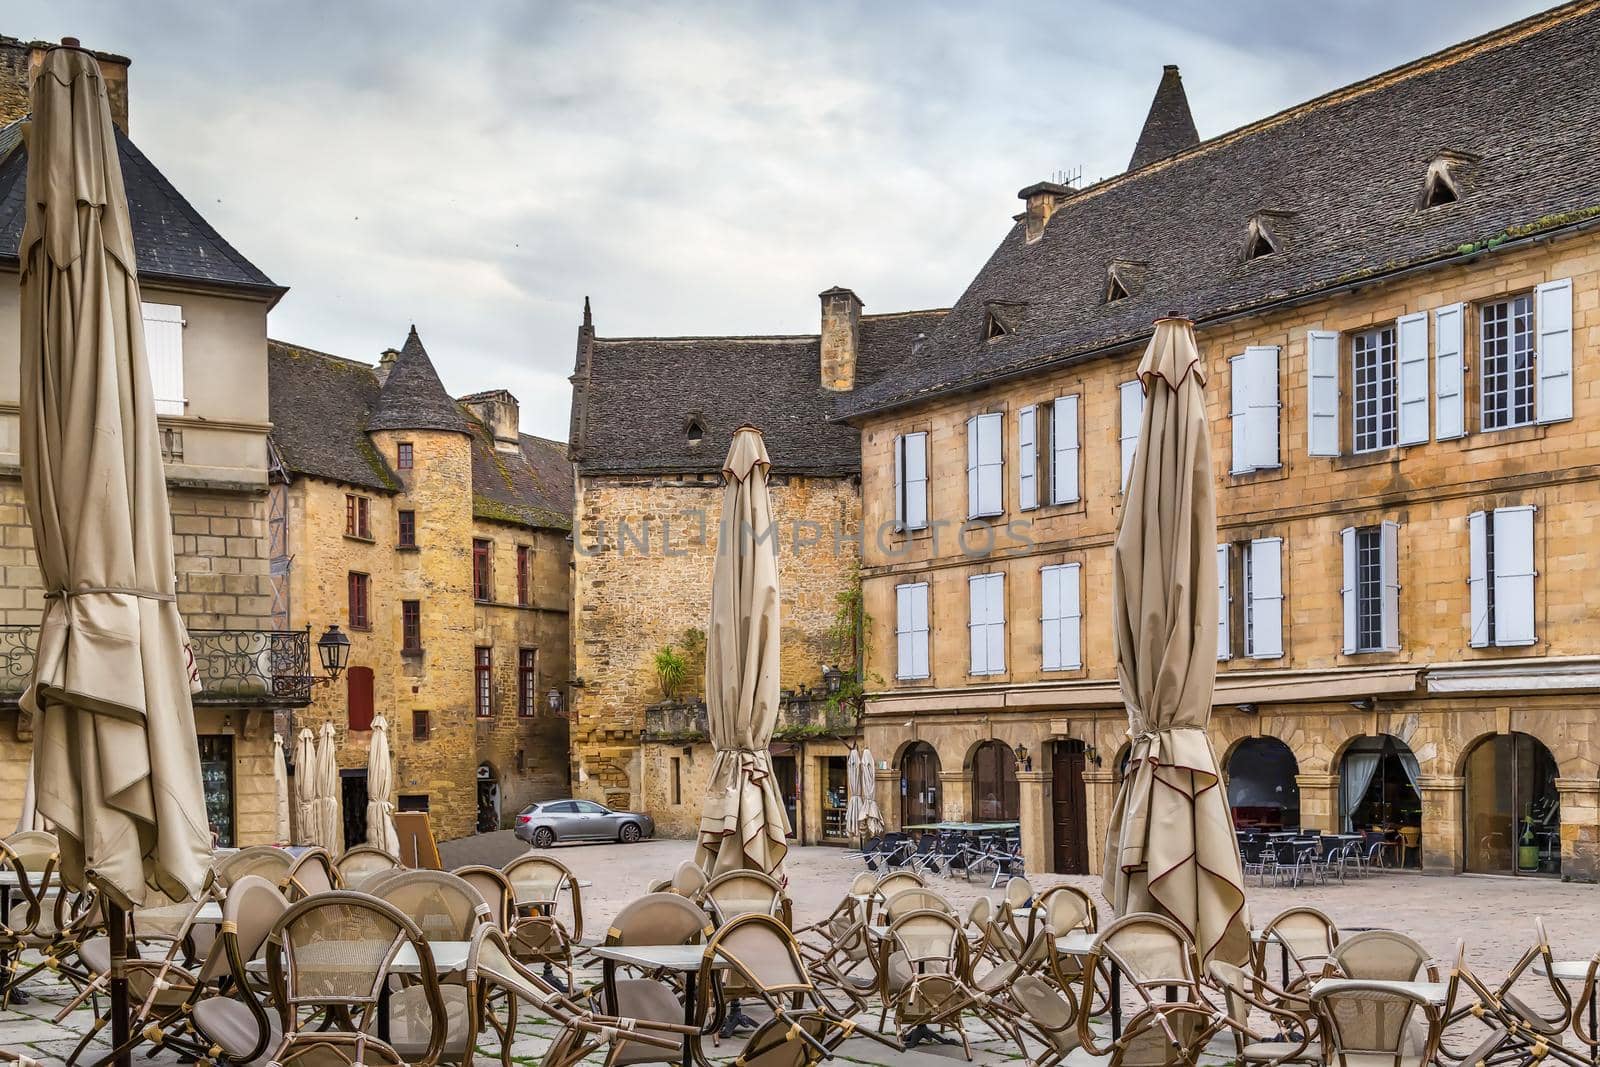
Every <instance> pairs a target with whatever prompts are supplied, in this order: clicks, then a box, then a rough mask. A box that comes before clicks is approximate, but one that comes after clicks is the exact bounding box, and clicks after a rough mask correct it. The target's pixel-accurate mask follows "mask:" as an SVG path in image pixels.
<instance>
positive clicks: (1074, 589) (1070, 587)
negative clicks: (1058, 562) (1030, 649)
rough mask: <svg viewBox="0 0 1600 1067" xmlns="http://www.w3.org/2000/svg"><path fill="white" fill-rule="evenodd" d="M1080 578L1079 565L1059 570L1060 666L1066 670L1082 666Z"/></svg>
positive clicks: (1069, 565) (1080, 567)
mask: <svg viewBox="0 0 1600 1067" xmlns="http://www.w3.org/2000/svg"><path fill="white" fill-rule="evenodd" d="M1082 577H1083V567H1082V565H1081V564H1078V563H1069V564H1067V565H1066V566H1065V567H1062V568H1061V666H1062V667H1063V668H1064V669H1068V670H1077V669H1078V668H1079V667H1082V666H1083V600H1082V595H1083V594H1082V591H1081V589H1080V588H1079V587H1080V585H1081V582H1082Z"/></svg>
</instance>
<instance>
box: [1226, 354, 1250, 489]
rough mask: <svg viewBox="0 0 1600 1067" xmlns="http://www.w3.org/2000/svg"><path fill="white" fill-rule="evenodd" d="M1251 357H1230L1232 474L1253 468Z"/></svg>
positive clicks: (1229, 411) (1230, 464) (1230, 470)
mask: <svg viewBox="0 0 1600 1067" xmlns="http://www.w3.org/2000/svg"><path fill="white" fill-rule="evenodd" d="M1249 363H1250V358H1249V356H1248V355H1244V356H1229V357H1228V419H1229V422H1230V423H1231V424H1232V429H1233V455H1232V457H1231V458H1230V460H1229V464H1228V472H1229V473H1230V474H1244V473H1246V472H1247V471H1249V470H1251V469H1253V466H1252V464H1251V462H1250V397H1249V393H1250V373H1249Z"/></svg>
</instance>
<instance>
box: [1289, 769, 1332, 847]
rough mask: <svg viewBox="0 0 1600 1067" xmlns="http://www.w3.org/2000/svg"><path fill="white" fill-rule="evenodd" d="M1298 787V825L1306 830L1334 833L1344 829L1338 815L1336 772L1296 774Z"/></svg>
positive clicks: (1295, 779)
mask: <svg viewBox="0 0 1600 1067" xmlns="http://www.w3.org/2000/svg"><path fill="white" fill-rule="evenodd" d="M1294 783H1295V785H1297V786H1298V787H1299V788H1300V825H1301V826H1303V827H1305V828H1306V829H1308V830H1321V831H1322V832H1323V833H1325V834H1336V833H1339V832H1340V831H1341V830H1343V829H1344V825H1343V820H1342V819H1340V817H1339V776H1338V775H1337V774H1297V775H1295V776H1294Z"/></svg>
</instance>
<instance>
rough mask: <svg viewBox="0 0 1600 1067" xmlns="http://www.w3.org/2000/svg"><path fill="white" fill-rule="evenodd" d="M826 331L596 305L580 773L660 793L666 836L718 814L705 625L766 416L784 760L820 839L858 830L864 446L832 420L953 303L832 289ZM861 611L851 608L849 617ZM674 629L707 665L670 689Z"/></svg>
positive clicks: (577, 629) (580, 421)
mask: <svg viewBox="0 0 1600 1067" xmlns="http://www.w3.org/2000/svg"><path fill="white" fill-rule="evenodd" d="M821 304H822V308H821V310H822V322H821V328H820V330H819V332H818V333H815V334H809V335H803V336H785V337H672V338H662V337H634V338H608V337H599V336H597V335H596V333H595V329H594V325H593V321H592V319H591V317H590V313H589V309H588V307H587V305H586V306H585V309H584V318H583V325H582V327H581V328H580V330H579V331H578V351H577V361H576V368H575V372H574V374H573V378H572V382H573V404H572V431H571V456H572V460H573V466H574V469H575V472H576V475H577V496H576V501H575V506H574V542H575V543H574V559H573V564H574V571H573V575H574V577H573V611H574V616H573V635H574V651H573V674H574V679H575V681H574V683H573V685H574V688H573V711H574V718H573V783H574V789H575V790H576V792H577V794H578V795H580V796H585V797H590V798H592V799H595V800H599V801H602V802H606V803H610V804H613V805H619V806H628V807H634V808H640V807H642V808H644V809H646V810H648V811H649V812H650V813H651V814H652V815H654V816H655V818H656V821H657V827H658V830H659V832H660V833H662V834H664V835H669V836H687V835H690V834H692V833H693V832H694V829H695V828H696V827H697V826H698V824H699V817H700V797H701V795H702V793H703V789H704V785H705V779H706V776H707V775H708V774H709V773H710V769H711V750H710V746H709V745H707V744H705V712H704V706H703V705H702V704H700V703H699V694H702V693H703V692H704V674H703V666H702V664H703V660H702V659H701V658H700V656H699V654H698V653H697V651H696V647H695V646H696V644H697V641H699V640H703V633H704V627H705V625H706V616H707V613H708V611H709V607H710V591H711V565H712V559H713V557H714V556H715V554H716V537H717V523H718V519H719V517H720V514H721V507H722V503H721V500H722V488H721V467H722V460H723V457H724V456H725V455H726V454H727V450H728V442H729V440H730V438H731V437H732V435H733V431H734V430H735V429H737V428H738V427H739V426H740V425H742V424H745V423H749V424H751V425H754V426H756V427H757V428H759V429H760V430H761V431H762V432H763V433H764V434H765V435H766V442H767V451H768V453H769V454H770V455H771V457H772V472H771V487H772V489H771V491H772V508H773V514H774V516H775V517H776V521H777V525H778V534H777V536H778V542H779V544H778V547H779V577H780V582H781V585H782V602H781V625H782V649H783V651H782V670H781V673H782V685H783V688H784V691H785V697H784V706H783V718H782V722H781V724H780V727H779V730H778V733H777V740H776V742H775V743H774V745H773V754H774V764H775V770H776V772H777V775H778V778H779V785H780V791H781V792H782V793H783V795H784V797H785V800H786V803H787V804H788V807H789V811H790V819H791V823H792V824H793V825H794V827H795V830H796V832H797V834H798V836H799V837H800V839H801V840H803V841H806V842H818V841H825V840H841V839H842V838H841V836H840V831H841V829H842V825H843V804H844V792H843V788H844V786H843V773H844V766H845V760H846V758H847V754H848V748H847V745H848V744H849V743H851V742H853V740H854V738H855V719H854V716H853V715H846V714H842V713H841V711H840V709H839V706H838V703H837V701H835V702H833V703H832V704H830V702H829V700H828V696H827V692H826V681H825V678H824V669H825V668H826V667H829V666H838V665H839V664H840V663H841V657H840V655H839V645H838V641H837V640H836V639H835V633H834V630H835V623H836V619H837V618H838V617H839V614H840V608H841V600H840V598H841V596H844V597H846V598H847V599H849V600H851V601H852V602H854V601H855V589H856V577H855V572H856V563H857V560H858V558H859V545H858V539H859V537H860V535H861V526H860V517H859V508H860V503H859V501H860V492H859V482H860V456H861V452H860V444H859V441H858V439H857V434H856V432H855V430H854V429H852V428H851V427H849V426H845V425H842V424H839V423H832V422H830V421H829V417H830V416H831V415H832V414H833V413H834V411H835V409H836V404H837V403H838V401H839V399H840V398H841V397H844V396H848V395H850V393H851V391H852V390H854V389H857V388H860V387H862V386H863V385H864V384H866V383H871V382H876V381H878V380H880V379H881V378H882V377H883V376H884V375H885V374H886V373H887V372H888V371H889V369H890V363H889V359H890V358H891V355H890V354H891V353H894V354H895V355H894V357H893V358H906V357H907V356H908V355H910V354H912V353H913V352H915V350H916V348H917V346H918V344H919V343H920V340H921V338H922V337H923V336H925V335H926V334H927V333H928V332H929V331H931V330H932V329H933V328H934V327H935V325H936V324H937V323H938V322H939V319H940V318H941V317H942V315H943V312H942V311H918V312H907V313H903V314H887V315H864V314H862V304H861V301H860V300H859V299H858V298H857V297H856V295H855V294H854V293H852V292H850V291H849V290H848V289H840V288H834V289H830V290H828V291H827V292H825V293H823V294H822V295H821ZM846 617H847V618H848V613H847V614H846ZM668 646H671V647H673V648H675V649H677V650H678V651H680V652H681V653H683V654H684V658H685V659H686V661H687V663H688V668H689V670H688V677H687V679H686V680H685V682H684V685H683V691H682V693H681V694H679V695H680V697H681V698H682V699H681V700H680V701H676V702H671V701H665V700H664V699H663V698H664V697H665V696H666V695H667V694H663V693H662V692H661V685H660V682H659V681H658V677H657V671H656V667H655V664H654V660H655V656H656V654H657V653H658V652H659V651H660V650H661V649H663V648H664V647H668Z"/></svg>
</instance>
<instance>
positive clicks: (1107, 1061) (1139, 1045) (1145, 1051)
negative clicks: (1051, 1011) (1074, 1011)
mask: <svg viewBox="0 0 1600 1067" xmlns="http://www.w3.org/2000/svg"><path fill="white" fill-rule="evenodd" d="M1089 1017H1090V1016H1089V1013H1088V1012H1079V1013H1078V1045H1079V1047H1078V1048H1077V1049H1076V1050H1075V1051H1074V1052H1072V1053H1071V1058H1070V1061H1069V1062H1070V1063H1071V1064H1073V1065H1074V1067H1196V1065H1197V1064H1198V1063H1199V1062H1200V1057H1201V1055H1202V1054H1203V1053H1204V1052H1205V1051H1206V1046H1207V1045H1208V1044H1210V1042H1211V1040H1212V1038H1214V1037H1216V1036H1217V1034H1218V1033H1219V1032H1220V1031H1221V1030H1222V1029H1223V1028H1224V1027H1225V1026H1227V1024H1228V1017H1227V1016H1226V1015H1225V1014H1223V1013H1222V1012H1219V1011H1217V1010H1216V1009H1215V1008H1212V1007H1209V1006H1206V1005H1201V1004H1194V1003H1190V1002H1188V1001H1181V1002H1178V1003H1175V1004H1147V1005H1145V1006H1144V1007H1142V1008H1140V1009H1139V1010H1138V1011H1137V1012H1135V1013H1134V1015H1133V1017H1132V1018H1131V1019H1129V1020H1128V1022H1127V1023H1126V1024H1125V1025H1124V1026H1123V1028H1122V1036H1121V1037H1119V1038H1116V1039H1114V1040H1112V1041H1111V1043H1110V1044H1109V1045H1102V1044H1100V1039H1099V1038H1098V1037H1097V1036H1096V1034H1095V1033H1094V1031H1093V1029H1092V1028H1091V1027H1090V1025H1089Z"/></svg>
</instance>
